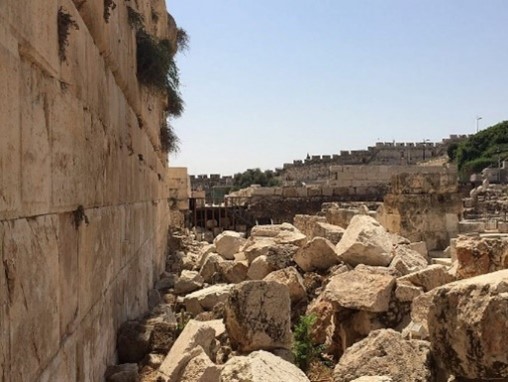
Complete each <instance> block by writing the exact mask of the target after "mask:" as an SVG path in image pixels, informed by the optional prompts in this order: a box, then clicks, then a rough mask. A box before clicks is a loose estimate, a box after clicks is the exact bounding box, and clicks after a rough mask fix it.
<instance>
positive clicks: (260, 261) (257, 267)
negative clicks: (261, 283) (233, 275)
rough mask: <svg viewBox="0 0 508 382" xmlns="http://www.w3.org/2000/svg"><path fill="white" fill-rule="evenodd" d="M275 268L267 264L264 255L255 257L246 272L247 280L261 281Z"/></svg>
mask: <svg viewBox="0 0 508 382" xmlns="http://www.w3.org/2000/svg"><path fill="white" fill-rule="evenodd" d="M273 271H275V268H274V267H273V266H272V265H271V264H270V263H269V262H268V257H267V256H265V255H262V256H259V257H256V258H255V259H254V261H253V262H252V263H251V265H250V266H249V269H248V270H247V278H248V279H249V280H263V279H264V278H265V277H266V276H267V275H269V274H270V273H271V272H273Z"/></svg>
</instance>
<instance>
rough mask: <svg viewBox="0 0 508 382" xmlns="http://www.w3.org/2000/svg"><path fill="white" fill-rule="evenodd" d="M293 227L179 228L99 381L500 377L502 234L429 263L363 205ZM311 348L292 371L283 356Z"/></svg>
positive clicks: (504, 279) (507, 293) (504, 348)
mask: <svg viewBox="0 0 508 382" xmlns="http://www.w3.org/2000/svg"><path fill="white" fill-rule="evenodd" d="M294 224H295V226H293V225H291V224H288V223H284V224H281V225H269V226H256V227H254V228H253V229H252V231H251V233H250V236H249V238H247V239H246V238H244V237H242V235H241V234H239V233H236V232H231V231H226V232H224V233H222V234H221V235H219V236H217V237H216V238H215V240H214V243H213V244H208V243H204V242H195V241H192V239H191V238H189V237H182V238H181V240H180V248H179V250H174V251H172V253H171V254H170V256H169V258H168V268H167V273H166V274H164V275H162V277H161V279H160V280H159V281H158V283H157V285H156V287H155V289H154V290H152V291H151V293H150V296H149V297H150V307H151V312H150V313H149V314H148V315H147V316H146V317H143V318H140V319H138V320H133V321H128V322H126V323H124V324H123V325H122V327H121V328H120V330H119V333H118V360H119V365H115V366H111V367H109V368H108V371H107V375H106V380H107V381H110V382H119V381H122V382H130V381H133V382H134V381H161V382H167V381H170V382H176V381H182V382H191V381H193V382H196V381H201V382H205V381H206V382H219V381H220V382H244V381H259V382H261V381H262V382H275V381H286V382H289V381H292V382H300V381H302V382H303V381H334V382H348V381H356V382H360V381H363V382H367V381H384V382H389V381H393V382H403V381H429V382H430V381H436V382H439V381H454V380H456V381H462V380H474V381H484V380H485V381H487V380H504V379H502V378H508V270H504V269H506V268H508V240H504V239H503V238H491V239H485V238H482V239H480V238H475V237H460V238H459V239H456V240H455V241H454V246H453V248H450V249H449V250H447V251H445V253H447V254H450V256H451V257H452V258H450V259H437V260H434V261H432V259H430V258H429V257H428V253H427V249H426V246H425V243H423V242H418V243H410V242H409V241H408V240H407V239H405V238H403V237H400V236H398V235H395V234H391V233H389V232H387V231H386V230H385V229H384V228H383V227H382V226H381V225H380V224H379V223H378V222H377V221H376V220H375V219H374V218H373V217H372V216H369V215H368V213H367V212H366V211H364V213H360V214H357V215H355V216H348V217H347V219H342V218H340V217H338V216H326V217H319V216H307V215H300V216H297V217H296V218H295V222H294ZM341 224H342V226H341ZM452 260H453V262H452ZM133 282H134V281H133ZM301 317H312V320H311V322H312V323H313V325H312V327H310V328H309V330H310V332H309V343H305V344H303V345H304V346H303V347H302V346H300V347H299V350H298V351H300V352H301V351H302V349H305V347H307V349H309V348H310V349H313V350H317V351H314V352H312V351H309V352H308V353H305V354H303V355H302V354H301V353H300V354H296V353H295V339H294V337H293V334H292V333H293V332H294V331H295V325H299V323H300V324H301V320H300V318H301ZM297 341H299V340H298V339H297ZM300 345H302V344H301V343H300ZM298 351H297V352H298ZM318 353H320V354H318ZM310 354H313V358H312V359H308V360H307V361H308V362H309V364H308V365H306V366H308V367H306V368H304V369H305V372H304V371H302V370H301V369H300V368H298V367H297V366H296V365H295V355H296V358H297V359H301V357H302V356H303V357H305V356H309V357H310ZM300 366H301V365H300ZM507 380H508V379H507Z"/></svg>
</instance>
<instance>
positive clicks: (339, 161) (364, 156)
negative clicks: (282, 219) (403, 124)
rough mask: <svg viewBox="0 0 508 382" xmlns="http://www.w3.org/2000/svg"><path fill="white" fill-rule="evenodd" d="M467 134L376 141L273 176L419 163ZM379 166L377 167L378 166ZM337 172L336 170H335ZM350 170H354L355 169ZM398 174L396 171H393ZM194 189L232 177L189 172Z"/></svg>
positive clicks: (316, 180)
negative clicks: (426, 139) (436, 139)
mask: <svg viewBox="0 0 508 382" xmlns="http://www.w3.org/2000/svg"><path fill="white" fill-rule="evenodd" d="M466 138H467V135H450V136H449V137H448V138H446V139H443V140H442V141H441V142H435V143H434V142H378V143H376V144H375V146H369V147H368V148H367V150H352V151H341V152H340V154H334V155H312V156H309V157H308V158H307V159H304V160H294V161H293V162H292V163H285V164H284V165H283V167H282V168H277V169H275V174H276V176H277V177H278V178H279V179H280V180H281V181H282V184H283V185H284V186H301V185H304V184H326V183H328V182H329V181H330V180H333V178H334V176H335V173H334V172H333V171H334V170H332V168H333V166H351V165H354V166H361V165H364V166H366V170H365V171H366V172H369V170H368V166H380V165H385V166H412V165H415V164H417V163H419V162H422V161H425V160H428V159H432V158H436V157H441V156H443V155H446V151H447V148H448V146H449V145H450V144H451V143H454V142H460V141H462V140H464V139H466ZM378 169H379V168H378ZM335 171H336V170H335ZM352 171H356V168H355V169H353V170H352ZM394 171H395V173H398V170H394ZM190 180H191V187H192V189H193V190H205V191H207V192H210V190H212V189H213V188H227V187H231V186H232V185H233V176H225V175H221V174H210V175H191V176H190Z"/></svg>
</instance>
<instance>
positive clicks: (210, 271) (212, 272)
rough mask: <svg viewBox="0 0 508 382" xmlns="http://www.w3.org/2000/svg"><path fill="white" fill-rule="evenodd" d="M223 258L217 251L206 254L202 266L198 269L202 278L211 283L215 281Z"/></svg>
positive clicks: (218, 275)
mask: <svg viewBox="0 0 508 382" xmlns="http://www.w3.org/2000/svg"><path fill="white" fill-rule="evenodd" d="M223 261H224V259H223V258H222V256H220V255H219V254H217V253H209V254H207V255H206V257H205V259H204V261H203V266H202V267H201V270H200V271H199V274H200V275H201V277H203V280H204V281H205V282H207V283H213V282H214V281H216V278H217V277H220V263H222V262H223Z"/></svg>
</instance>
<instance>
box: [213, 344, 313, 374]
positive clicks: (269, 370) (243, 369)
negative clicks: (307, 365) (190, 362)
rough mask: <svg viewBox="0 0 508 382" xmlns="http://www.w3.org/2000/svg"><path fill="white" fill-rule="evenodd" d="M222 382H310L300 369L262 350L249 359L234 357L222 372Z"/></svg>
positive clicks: (251, 355) (251, 354) (253, 353)
mask: <svg viewBox="0 0 508 382" xmlns="http://www.w3.org/2000/svg"><path fill="white" fill-rule="evenodd" d="M220 376H221V379H220V380H221V382H241V381H249V382H280V381H287V382H289V381H291V382H308V381H309V379H308V378H307V377H306V376H305V374H304V373H303V371H301V370H300V369H299V368H298V367H296V366H295V365H293V364H292V363H289V362H287V361H284V360H283V359H282V358H279V357H277V356H275V355H273V354H272V353H268V352H266V351H263V350H260V351H255V352H252V353H250V354H249V356H247V357H233V358H231V359H230V360H229V361H228V362H227V363H226V364H225V365H224V369H223V370H222V372H221V375H220Z"/></svg>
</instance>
